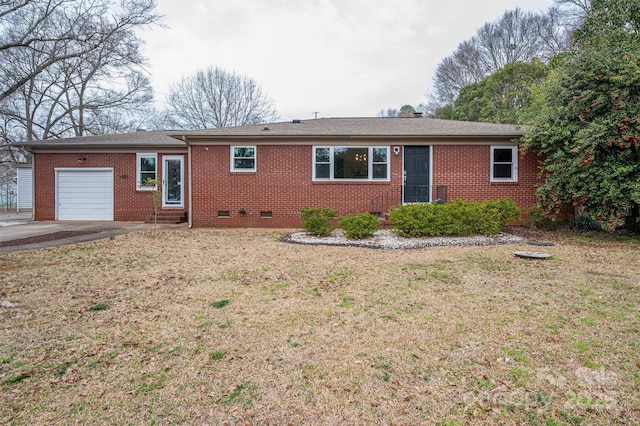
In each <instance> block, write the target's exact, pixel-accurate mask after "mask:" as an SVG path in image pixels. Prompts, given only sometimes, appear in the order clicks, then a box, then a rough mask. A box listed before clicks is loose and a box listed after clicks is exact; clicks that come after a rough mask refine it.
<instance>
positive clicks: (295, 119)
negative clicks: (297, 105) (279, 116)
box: [292, 118, 300, 124]
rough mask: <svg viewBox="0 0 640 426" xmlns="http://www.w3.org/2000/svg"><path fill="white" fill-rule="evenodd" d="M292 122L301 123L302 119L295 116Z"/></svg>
mask: <svg viewBox="0 0 640 426" xmlns="http://www.w3.org/2000/svg"><path fill="white" fill-rule="evenodd" d="M292 123H293V124H300V119H299V118H294V119H293V121H292Z"/></svg>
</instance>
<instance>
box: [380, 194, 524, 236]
mask: <svg viewBox="0 0 640 426" xmlns="http://www.w3.org/2000/svg"><path fill="white" fill-rule="evenodd" d="M519 218H520V209H519V208H518V206H517V205H516V203H515V202H514V201H513V200H510V199H503V200H495V201H494V200H491V201H481V202H479V203H472V202H469V201H462V200H456V201H453V202H451V203H447V204H407V205H404V206H400V207H397V208H395V209H393V210H392V211H391V213H390V216H389V221H390V222H391V224H392V225H393V227H394V229H395V230H396V231H397V232H398V233H399V234H400V235H403V236H405V237H425V236H432V237H433V236H440V235H476V234H483V235H492V234H496V233H498V232H499V231H500V229H501V228H502V227H503V226H504V225H506V224H507V223H508V222H511V221H514V220H517V219H519Z"/></svg>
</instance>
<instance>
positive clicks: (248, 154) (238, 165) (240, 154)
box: [231, 146, 256, 172]
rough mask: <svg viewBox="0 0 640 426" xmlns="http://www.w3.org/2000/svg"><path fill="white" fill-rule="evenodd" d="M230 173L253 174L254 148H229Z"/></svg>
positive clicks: (254, 167) (254, 166)
mask: <svg viewBox="0 0 640 426" xmlns="http://www.w3.org/2000/svg"><path fill="white" fill-rule="evenodd" d="M231 171H232V172H255V171H256V147H255V146H232V147H231Z"/></svg>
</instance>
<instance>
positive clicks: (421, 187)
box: [403, 146, 431, 203]
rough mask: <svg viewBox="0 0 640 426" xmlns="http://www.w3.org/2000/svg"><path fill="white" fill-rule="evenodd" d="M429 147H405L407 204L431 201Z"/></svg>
mask: <svg viewBox="0 0 640 426" xmlns="http://www.w3.org/2000/svg"><path fill="white" fill-rule="evenodd" d="M429 154H430V152H429V147H428V146H405V147H404V191H403V194H404V198H403V201H404V202H405V203H426V202H429V201H430V192H431V190H430V189H431V187H430V184H431V183H430V181H429V179H430V174H431V173H430V171H429Z"/></svg>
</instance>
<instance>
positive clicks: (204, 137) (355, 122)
mask: <svg viewBox="0 0 640 426" xmlns="http://www.w3.org/2000/svg"><path fill="white" fill-rule="evenodd" d="M522 135H523V132H522V130H520V129H519V128H517V127H515V126H511V125H501V124H490V123H472V122H460V121H448V120H437V119H430V118H321V119H312V120H293V121H291V122H280V123H270V124H262V125H251V126H239V127H229V128H218V129H209V130H197V131H171V132H159V131H153V132H136V133H131V134H119V135H104V136H90V137H81V138H70V139H58V140H46V141H37V142H25V143H22V144H20V145H21V146H23V147H25V148H26V149H28V150H29V151H30V152H31V153H32V154H33V173H34V175H33V178H34V179H33V182H34V197H33V199H34V206H33V212H34V219H35V220H41V221H42V220H115V221H144V220H146V219H148V218H149V216H150V213H151V212H152V211H153V202H152V201H151V196H150V191H149V190H150V189H153V187H150V186H145V185H144V182H145V181H146V180H147V179H148V178H152V179H157V180H158V181H161V182H162V185H161V191H162V208H161V209H162V212H161V213H162V214H165V215H173V216H180V217H184V219H185V220H188V222H189V225H190V226H195V227H294V228H295V227H299V226H300V210H301V209H303V208H305V207H328V208H331V209H334V210H336V211H337V212H338V214H339V215H346V214H353V213H361V212H375V213H384V212H386V211H388V210H389V208H390V207H391V206H393V205H398V204H401V203H414V202H428V201H434V200H436V199H441V200H443V201H447V200H454V199H465V200H470V201H480V200H485V199H500V198H505V197H509V198H512V199H514V200H515V201H516V203H517V204H518V205H519V206H520V208H521V209H523V211H524V210H525V209H527V208H529V207H530V206H532V205H533V203H534V201H535V194H534V191H535V187H536V185H537V184H538V183H539V182H538V178H537V176H538V163H537V158H536V155H535V154H534V153H524V152H523V151H522V149H521V147H520V142H519V140H520V138H521V136H522Z"/></svg>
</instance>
